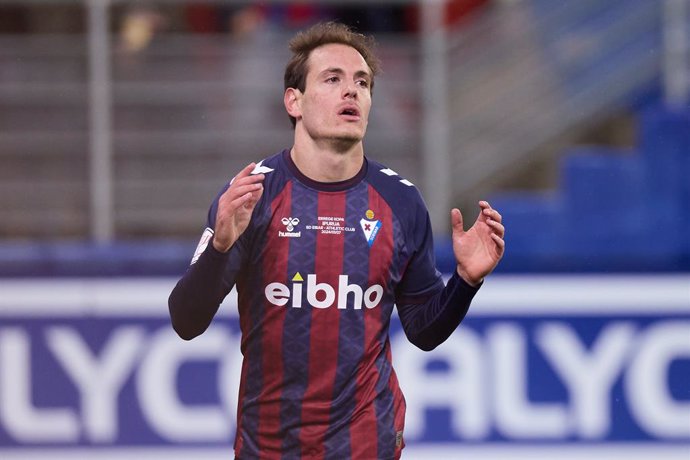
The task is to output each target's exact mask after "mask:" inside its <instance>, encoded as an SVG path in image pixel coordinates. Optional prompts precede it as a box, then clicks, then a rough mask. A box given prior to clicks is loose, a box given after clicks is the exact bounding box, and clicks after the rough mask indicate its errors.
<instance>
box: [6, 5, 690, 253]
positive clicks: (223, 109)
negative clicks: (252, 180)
mask: <svg viewBox="0 0 690 460" xmlns="http://www.w3.org/2000/svg"><path fill="white" fill-rule="evenodd" d="M10 3H16V0H15V1H14V2H13V1H9V0H0V5H2V4H10ZM22 3H27V2H22ZM29 3H35V4H55V3H60V2H58V1H57V0H53V1H50V0H29ZM150 3H151V4H153V3H155V4H167V3H179V4H182V3H185V1H184V0H157V1H155V2H150ZM217 3H234V2H232V1H230V0H228V1H226V2H222V1H221V0H218V2H217ZM278 3H284V2H280V1H278ZM325 3H329V2H325ZM335 3H337V2H335ZM382 3H400V4H404V3H414V2H413V0H410V1H404V0H400V1H389V2H382ZM443 3H444V2H442V1H440V0H439V1H424V2H420V6H422V10H421V11H422V16H421V24H422V32H421V33H420V34H419V35H414V34H400V35H379V36H378V37H377V38H378V41H379V43H380V52H381V54H382V57H383V61H384V74H383V75H382V76H381V77H380V79H381V83H379V84H377V87H376V94H375V104H374V108H373V111H372V119H371V123H370V130H369V134H368V135H367V140H366V141H365V143H366V146H367V147H366V148H367V152H368V153H369V154H371V155H372V156H373V157H375V158H377V159H380V160H381V161H383V162H384V163H387V164H389V165H390V166H391V167H392V168H393V169H395V170H397V171H398V172H400V173H401V174H403V175H405V176H407V177H408V178H410V179H411V180H412V181H413V182H415V183H416V184H417V185H419V186H420V188H421V189H422V191H423V193H424V195H425V198H426V200H427V202H428V204H429V208H430V212H431V215H432V220H433V223H434V227H435V228H436V229H437V231H439V232H440V233H443V232H444V231H446V229H447V228H448V217H447V212H448V208H449V207H450V206H451V204H454V203H458V202H460V201H462V199H464V198H469V199H471V200H472V199H474V196H475V195H476V196H481V195H482V194H484V193H485V192H486V190H487V189H489V188H490V187H491V186H492V184H494V183H495V181H496V180H497V179H499V178H501V177H505V176H506V175H507V174H510V173H511V172H512V171H513V170H514V169H515V164H517V163H519V162H524V161H528V160H529V159H530V158H532V156H533V155H534V151H535V149H536V148H537V147H538V146H539V145H542V144H544V143H545V142H548V141H549V140H551V139H553V138H555V137H557V136H560V135H562V134H563V133H564V132H567V130H569V129H572V128H573V127H577V126H581V125H582V124H586V123H588V122H590V121H592V120H596V119H597V117H602V116H604V115H605V114H606V113H607V112H609V111H611V110H615V109H616V108H617V107H620V106H621V105H622V104H624V103H625V101H627V100H629V98H630V97H631V96H634V95H635V94H638V93H639V92H640V91H641V90H644V89H645V88H647V87H648V86H649V85H650V84H654V83H655V82H656V81H657V80H659V79H661V78H662V77H661V76H662V75H665V77H666V80H665V81H666V87H667V88H668V91H667V96H668V100H669V103H670V104H685V103H687V100H688V92H689V90H688V73H690V72H689V70H688V62H689V61H688V34H687V25H688V18H687V3H688V0H666V2H665V3H664V2H662V1H661V0H658V1H648V0H627V1H622V0H615V1H612V2H606V3H605V4H604V3H603V2H599V1H594V0H582V1H579V2H542V1H539V0H531V1H530V0H523V1H514V2H507V1H496V2H494V3H493V4H492V5H491V6H490V7H489V8H488V9H486V10H485V11H483V12H482V13H481V14H478V15H476V16H474V17H472V18H470V20H468V21H464V22H463V23H462V24H461V26H458V27H454V28H451V29H446V28H444V27H441V26H439V24H440V23H441V22H442V20H443V16H442V14H441V12H442V8H443ZM125 4H127V2H125V1H121V0H113V1H107V0H89V1H85V2H83V8H84V11H85V17H86V18H88V23H89V28H88V34H86V35H81V34H74V35H50V36H35V35H18V36H17V35H15V36H0V164H2V165H3V166H2V167H0V195H1V196H2V197H4V198H0V205H1V206H0V208H2V211H1V212H2V221H3V223H2V224H1V227H2V232H1V233H0V236H2V237H13V238H17V237H19V238H22V237H26V238H37V237H39V238H65V237H70V238H91V239H92V240H94V241H97V242H106V241H110V240H111V239H113V238H118V239H122V238H131V237H142V236H143V237H147V236H156V237H161V236H171V237H175V236H185V237H186V236H191V235H195V234H196V233H197V232H198V228H199V226H200V225H201V223H202V221H203V218H204V215H205V211H204V208H205V206H207V205H208V203H209V201H210V199H211V198H212V197H213V196H214V194H215V193H216V191H217V189H218V188H219V187H220V184H222V183H223V182H224V180H227V178H228V177H229V176H230V175H232V174H233V173H234V172H235V171H236V170H238V169H239V168H240V167H241V166H242V165H243V164H245V163H246V162H248V161H250V160H253V159H256V158H259V157H262V156H265V155H268V154H270V153H272V152H273V151H275V150H277V149H280V148H282V147H286V146H289V143H290V140H291V131H290V130H289V128H288V124H287V118H286V115H285V114H284V110H283V109H282V107H281V105H280V102H281V100H282V99H281V95H282V88H281V85H280V77H281V75H282V65H283V63H284V62H285V60H286V58H287V54H286V49H285V38H286V36H285V35H282V34H280V33H278V32H276V31H272V32H271V31H267V33H266V34H265V35H264V36H262V37H261V39H260V40H257V41H255V42H254V43H251V42H246V41H234V40H233V39H231V38H229V37H228V36H225V35H211V36H198V35H175V34H170V33H167V34H159V35H157V36H156V37H155V39H154V40H153V41H152V42H151V44H150V46H149V47H148V48H147V49H145V50H144V51H143V52H141V53H138V54H136V55H130V54H127V53H123V52H122V51H121V50H119V49H118V48H117V46H116V45H117V41H116V40H117V37H115V36H113V35H112V34H111V33H110V29H109V27H108V23H109V22H110V21H111V20H112V18H111V17H110V14H111V13H112V11H111V10H112V8H113V5H116V6H117V5H125ZM664 5H666V8H668V9H667V12H670V13H667V14H666V15H665V16H664V14H662V11H663V10H662V7H663V6H664ZM614 17H615V19H612V18H614ZM664 18H666V19H665V20H664ZM661 30H664V31H665V32H666V35H665V37H666V39H665V41H662V39H661V34H660V31H661ZM268 32H270V33H268ZM650 47H651V48H650ZM662 63H663V67H662ZM257 69H258V70H257ZM662 69H666V70H665V72H663V70H662ZM553 154H554V155H555V154H556V152H554V153H553Z"/></svg>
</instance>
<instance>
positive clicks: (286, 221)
mask: <svg viewBox="0 0 690 460" xmlns="http://www.w3.org/2000/svg"><path fill="white" fill-rule="evenodd" d="M280 223H282V224H283V225H285V230H287V231H285V232H283V231H280V230H279V231H278V236H280V237H282V238H299V237H300V236H302V232H296V231H294V230H295V227H297V225H299V219H298V218H297V217H283V218H282V219H280Z"/></svg>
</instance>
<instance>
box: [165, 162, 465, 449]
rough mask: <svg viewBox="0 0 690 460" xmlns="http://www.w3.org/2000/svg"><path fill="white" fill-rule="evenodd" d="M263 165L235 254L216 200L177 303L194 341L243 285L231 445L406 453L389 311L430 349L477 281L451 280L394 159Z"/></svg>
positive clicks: (173, 303) (178, 320)
mask: <svg viewBox="0 0 690 460" xmlns="http://www.w3.org/2000/svg"><path fill="white" fill-rule="evenodd" d="M255 172H256V173H259V172H260V173H263V174H265V180H264V193H263V196H262V197H261V200H260V201H259V202H258V203H257V206H256V208H255V210H254V212H253V215H252V219H251V222H250V224H249V227H248V228H247V230H246V231H245V232H244V233H243V234H242V236H241V237H240V238H239V239H238V241H237V242H236V243H235V244H234V245H233V247H232V248H231V250H230V251H229V252H228V253H227V254H223V253H219V252H218V251H216V250H215V249H214V248H213V245H212V244H208V243H209V242H210V238H212V230H210V229H212V228H214V225H215V216H216V211H217V206H218V199H216V200H215V201H214V202H213V204H212V206H211V208H210V210H209V214H208V222H207V230H206V232H205V235H206V236H205V237H203V238H202V243H200V247H199V248H198V250H197V254H196V255H195V258H194V259H193V263H192V265H191V266H190V267H189V269H188V270H187V272H186V273H185V274H184V276H183V277H182V279H181V280H180V281H179V282H178V284H177V286H176V287H175V289H174V290H173V292H172V294H171V296H170V300H169V306H170V313H171V318H172V322H173V326H174V327H175V329H176V330H177V331H178V333H179V334H180V335H181V336H182V337H184V338H187V339H189V338H192V337H194V336H196V335H198V334H200V333H202V332H203V331H204V330H205V329H206V328H207V327H208V325H209V323H210V322H211V320H212V318H213V316H214V315H215V313H216V311H217V309H218V306H219V304H220V303H221V302H222V300H223V299H224V298H225V296H226V295H227V294H228V293H229V292H230V290H231V289H232V288H233V286H237V292H238V308H239V317H240V327H241V330H242V341H241V351H242V354H243V357H244V359H243V363H242V377H241V382H240V394H239V399H238V414H237V433H236V439H235V454H236V456H237V457H238V458H328V459H330V458H333V459H342V458H357V459H375V458H376V459H381V458H384V459H387V458H391V459H392V458H398V457H399V456H400V451H401V449H402V448H403V446H404V441H403V428H404V417H405V400H404V398H403V395H402V393H401V391H400V387H399V385H398V381H397V378H396V375H395V372H394V370H393V367H392V360H391V347H390V341H389V336H388V329H389V322H390V318H391V315H392V313H393V307H394V305H397V308H398V313H399V316H400V319H401V321H402V324H403V328H404V330H405V333H406V334H407V336H408V338H409V339H410V341H411V342H412V343H414V344H415V345H417V346H419V347H420V348H422V349H425V350H430V349H432V348H434V347H436V346H437V345H438V344H440V343H441V342H443V341H444V340H445V339H446V338H447V337H448V336H449V335H450V334H451V333H452V332H453V330H455V328H456V327H457V325H458V324H459V323H460V321H461V320H462V319H463V317H464V316H465V314H466V312H467V309H468V308H469V304H470V302H471V300H472V298H473V296H474V294H475V293H476V291H477V289H476V288H473V287H471V286H469V285H467V284H466V283H465V282H464V281H463V280H462V279H461V278H460V277H458V276H457V274H454V275H453V277H451V279H450V281H449V282H448V284H447V285H446V286H444V283H443V281H442V279H441V275H440V273H439V272H438V271H437V270H436V267H435V260H434V253H433V242H432V234H431V227H430V222H429V217H428V213H427V210H426V206H425V205H424V203H423V201H422V198H421V196H420V195H419V193H418V191H417V189H416V188H415V187H414V186H413V185H412V184H411V183H410V182H408V181H407V180H405V179H402V178H401V177H400V176H398V175H397V174H396V173H395V172H394V171H392V170H390V169H388V168H386V167H385V166H383V165H381V164H378V163H376V162H374V161H370V160H365V162H364V165H363V167H362V169H361V170H360V171H359V173H358V174H357V175H356V176H355V177H353V178H352V179H350V180H347V181H343V182H338V183H319V182H314V181H312V180H310V179H309V178H307V177H305V176H304V175H303V174H301V173H300V171H299V170H298V169H297V167H296V166H295V164H294V163H293V162H292V160H291V158H290V154H289V151H288V150H285V151H283V152H281V153H279V154H276V155H274V156H272V157H270V158H268V159H266V160H264V161H262V162H261V163H259V165H257V167H256V169H255ZM223 191H224V190H223ZM221 193H222V192H221ZM219 196H220V195H219ZM197 259H198V260H197Z"/></svg>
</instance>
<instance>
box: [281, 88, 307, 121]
mask: <svg viewBox="0 0 690 460" xmlns="http://www.w3.org/2000/svg"><path fill="white" fill-rule="evenodd" d="M301 102H302V92H301V91H300V90H298V89H296V88H288V89H286V90H285V94H284V95H283V103H284V104H285V110H287V113H288V115H290V116H291V117H293V118H296V119H300V118H301V117H302V106H301Z"/></svg>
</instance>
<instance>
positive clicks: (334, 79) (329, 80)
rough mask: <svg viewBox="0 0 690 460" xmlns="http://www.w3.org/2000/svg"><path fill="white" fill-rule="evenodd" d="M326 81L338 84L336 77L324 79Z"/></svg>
mask: <svg viewBox="0 0 690 460" xmlns="http://www.w3.org/2000/svg"><path fill="white" fill-rule="evenodd" d="M326 81H327V82H328V83H337V82H338V77H336V76H333V77H328V78H327V79H326Z"/></svg>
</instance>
